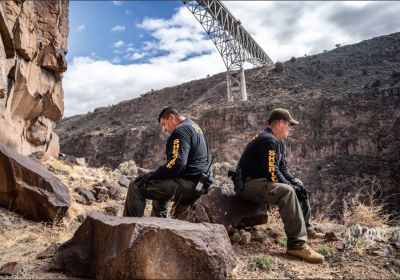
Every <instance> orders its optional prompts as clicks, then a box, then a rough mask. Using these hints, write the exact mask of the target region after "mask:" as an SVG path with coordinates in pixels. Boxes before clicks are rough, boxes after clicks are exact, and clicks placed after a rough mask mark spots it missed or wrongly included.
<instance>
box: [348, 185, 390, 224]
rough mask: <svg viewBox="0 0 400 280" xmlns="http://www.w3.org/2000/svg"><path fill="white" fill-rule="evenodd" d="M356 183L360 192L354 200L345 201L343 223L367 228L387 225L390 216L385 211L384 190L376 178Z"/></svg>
mask: <svg viewBox="0 0 400 280" xmlns="http://www.w3.org/2000/svg"><path fill="white" fill-rule="evenodd" d="M354 183H355V184H356V186H357V187H358V192H357V193H356V194H355V195H354V196H353V197H352V198H350V199H347V200H344V201H343V214H342V215H343V216H342V220H343V223H344V224H345V225H354V224H359V225H362V226H366V227H380V226H384V225H387V224H388V222H389V214H387V213H385V211H384V207H385V203H384V202H382V190H381V188H380V184H379V182H378V181H377V180H376V178H375V177H373V178H371V179H370V178H365V177H364V178H362V177H359V178H357V180H356V181H355V182H354Z"/></svg>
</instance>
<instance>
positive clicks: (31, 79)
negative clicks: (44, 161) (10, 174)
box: [0, 0, 68, 155]
mask: <svg viewBox="0 0 400 280" xmlns="http://www.w3.org/2000/svg"><path fill="white" fill-rule="evenodd" d="M0 32H1V37H0V143H3V144H5V145H7V146H9V147H12V148H14V149H15V150H17V151H18V152H19V153H22V154H25V155H26V154H30V153H32V152H35V151H45V152H47V153H48V154H50V155H57V154H58V152H59V142H58V136H57V134H56V133H54V128H55V123H56V122H57V121H58V120H60V119H61V118H62V116H63V112H64V93H63V88H62V84H61V80H62V73H63V72H65V71H66V69H67V63H66V60H65V54H66V53H67V37H68V1H64V0H55V1H50V0H47V1H46V0H45V1H16V0H15V1H1V2H0Z"/></svg>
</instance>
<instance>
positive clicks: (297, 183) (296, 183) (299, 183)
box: [292, 178, 304, 187]
mask: <svg viewBox="0 0 400 280" xmlns="http://www.w3.org/2000/svg"><path fill="white" fill-rule="evenodd" d="M292 183H293V184H294V185H300V186H302V187H304V184H303V182H302V181H301V180H300V179H297V178H294V179H293V182H292Z"/></svg>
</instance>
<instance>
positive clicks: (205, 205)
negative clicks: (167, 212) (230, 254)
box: [172, 185, 268, 232]
mask: <svg viewBox="0 0 400 280" xmlns="http://www.w3.org/2000/svg"><path fill="white" fill-rule="evenodd" d="M267 210H268V205H267V204H258V203H255V202H251V201H247V200H244V199H241V198H240V197H238V196H236V194H235V192H234V191H233V188H232V187H231V186H229V185H222V186H216V187H211V188H210V190H209V193H208V194H206V195H203V196H201V197H200V198H199V199H197V200H196V201H189V202H185V203H183V202H179V203H177V204H176V205H174V206H173V211H172V213H173V214H172V216H173V217H174V218H176V219H180V220H185V221H190V222H194V223H199V222H200V223H201V222H208V223H215V224H221V225H224V226H225V227H226V229H227V230H228V231H229V232H232V230H234V229H235V228H238V227H239V228H243V227H250V226H255V225H260V224H265V223H266V222H267V221H268V215H267Z"/></svg>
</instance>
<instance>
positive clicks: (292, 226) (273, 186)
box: [237, 178, 307, 249]
mask: <svg viewBox="0 0 400 280" xmlns="http://www.w3.org/2000/svg"><path fill="white" fill-rule="evenodd" d="M237 194H238V196H240V197H242V198H244V199H247V200H250V201H255V202H259V203H268V204H270V205H277V206H278V207H279V214H280V216H281V218H282V221H283V225H284V229H285V233H286V236H287V247H288V249H300V248H304V247H305V246H306V241H307V232H306V225H305V222H304V217H303V212H302V208H301V205H300V203H299V201H298V199H297V196H296V192H295V191H294V190H293V188H292V187H291V186H289V185H286V184H281V183H273V182H268V181H267V179H264V178H260V179H250V180H247V181H246V182H245V183H244V189H243V190H242V191H239V192H238V193H237Z"/></svg>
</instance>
